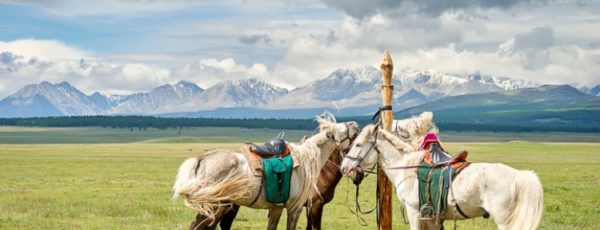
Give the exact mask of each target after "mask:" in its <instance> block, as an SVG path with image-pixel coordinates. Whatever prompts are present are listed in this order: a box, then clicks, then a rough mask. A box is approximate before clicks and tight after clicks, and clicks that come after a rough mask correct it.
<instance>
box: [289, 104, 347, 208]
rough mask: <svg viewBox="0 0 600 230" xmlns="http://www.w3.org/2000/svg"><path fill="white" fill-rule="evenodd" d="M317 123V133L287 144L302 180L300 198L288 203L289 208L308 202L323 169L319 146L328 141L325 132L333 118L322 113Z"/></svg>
mask: <svg viewBox="0 0 600 230" xmlns="http://www.w3.org/2000/svg"><path fill="white" fill-rule="evenodd" d="M316 121H317V122H318V123H319V133H317V134H315V135H313V136H311V137H309V138H307V139H306V140H305V141H304V142H302V143H300V144H298V143H288V147H289V148H290V151H291V153H292V154H293V155H294V158H295V159H296V160H297V161H298V164H299V165H300V167H299V169H298V173H299V174H300V175H299V176H300V178H304V181H303V183H302V185H300V186H301V187H300V188H301V192H300V194H302V195H300V196H298V197H297V198H296V199H295V200H293V201H288V202H291V203H289V208H290V209H294V208H301V207H302V206H303V205H304V204H305V203H306V201H307V200H308V198H309V196H310V193H311V189H314V190H315V191H317V193H318V190H317V187H316V183H317V181H318V179H319V174H320V172H321V168H322V167H323V165H322V163H321V161H320V157H321V154H322V153H321V149H320V148H319V145H321V144H323V143H325V142H326V141H328V140H329V138H328V137H327V135H326V132H329V131H331V130H332V129H333V128H334V127H335V124H336V120H335V117H334V116H333V115H332V114H331V113H324V114H322V115H320V116H318V117H317V118H316Z"/></svg>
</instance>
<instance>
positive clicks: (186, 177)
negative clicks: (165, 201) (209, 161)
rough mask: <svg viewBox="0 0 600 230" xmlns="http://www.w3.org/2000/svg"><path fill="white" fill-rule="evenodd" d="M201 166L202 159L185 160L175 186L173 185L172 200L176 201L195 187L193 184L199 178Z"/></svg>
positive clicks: (178, 172)
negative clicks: (198, 170)
mask: <svg viewBox="0 0 600 230" xmlns="http://www.w3.org/2000/svg"><path fill="white" fill-rule="evenodd" d="M199 165H200V159H198V158H188V159H187V160H185V161H184V162H183V163H182V164H181V166H179V170H177V176H175V184H174V185H173V196H172V197H171V199H173V200H176V199H177V198H178V197H179V196H180V195H184V194H185V193H186V192H185V191H189V190H190V187H191V186H193V185H194V184H193V182H194V181H195V178H196V176H197V173H198V172H197V169H198V166H199Z"/></svg>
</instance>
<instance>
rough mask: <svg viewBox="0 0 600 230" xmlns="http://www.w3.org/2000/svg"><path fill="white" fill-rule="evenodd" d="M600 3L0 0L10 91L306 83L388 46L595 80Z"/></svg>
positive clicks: (548, 78)
mask: <svg viewBox="0 0 600 230" xmlns="http://www.w3.org/2000/svg"><path fill="white" fill-rule="evenodd" d="M597 12H600V3H598V1H585V0H573V1H569V0H567V1H552V0H539V1H536V0H533V1H529V0H527V1H525V0H522V1H521V0H512V1H489V0H485V1H484V0H456V1H451V2H447V1H442V0H440V1H418V0H400V1H391V0H376V1H360V0H321V1H318V0H314V1H298V0H281V1H257V0H222V1H188V0H175V1H166V0H165V1H163V0H105V1H72V0H26V1H16V0H0V53H2V56H0V96H2V97H3V96H6V95H8V94H10V93H11V92H13V91H15V90H17V89H19V88H20V87H22V86H23V85H25V84H31V83H37V82H40V81H45V80H47V81H51V82H59V81H63V80H66V81H69V82H71V83H72V84H74V85H75V86H76V87H78V88H80V89H82V90H83V91H84V92H86V93H92V92H93V91H95V90H99V91H101V92H103V93H128V92H134V91H140V90H148V89H150V88H153V87H156V86H158V85H160V84H165V83H174V82H177V81H179V80H188V81H192V82H195V83H197V84H199V85H200V86H202V87H209V86H211V85H213V84H215V83H217V82H219V81H222V80H235V79H242V78H248V77H257V78H260V79H263V80H266V81H268V82H271V83H273V84H276V85H279V86H283V87H286V88H294V87H298V86H302V85H303V84H306V83H308V82H310V81H312V80H315V79H319V78H323V77H326V76H327V74H329V73H330V72H332V71H334V70H335V69H337V68H353V67H360V66H365V65H370V66H377V65H378V62H379V59H380V57H381V54H382V53H383V51H384V50H390V52H391V53H392V57H393V58H394V61H395V63H396V69H397V70H398V69H402V68H411V69H433V70H436V71H440V72H449V73H472V72H480V73H483V74H488V75H494V76H506V77H511V78H517V79H527V80H531V81H535V82H539V83H552V84H562V83H569V84H577V85H588V86H592V85H596V84H598V83H600V65H599V64H600V33H598V32H597V31H600V16H599V15H598V14H597ZM82 59H83V60H84V61H83V62H82ZM31 60H34V61H31Z"/></svg>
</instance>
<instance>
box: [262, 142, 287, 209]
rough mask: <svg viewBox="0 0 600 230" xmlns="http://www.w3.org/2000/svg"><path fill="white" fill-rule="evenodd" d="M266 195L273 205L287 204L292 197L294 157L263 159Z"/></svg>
mask: <svg viewBox="0 0 600 230" xmlns="http://www.w3.org/2000/svg"><path fill="white" fill-rule="evenodd" d="M262 163H263V166H264V171H263V176H264V177H265V184H264V186H265V194H266V196H267V201H269V202H271V203H285V202H286V201H287V200H288V198H289V197H290V181H291V179H292V167H293V165H294V162H293V160H292V155H289V154H288V155H287V156H285V157H283V158H279V157H273V158H269V159H262Z"/></svg>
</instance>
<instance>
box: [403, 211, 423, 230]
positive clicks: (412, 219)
mask: <svg viewBox="0 0 600 230" xmlns="http://www.w3.org/2000/svg"><path fill="white" fill-rule="evenodd" d="M405 207H406V215H407V218H408V224H409V225H410V230H420V229H421V214H420V213H419V211H418V210H416V209H414V208H411V207H409V206H405Z"/></svg>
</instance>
